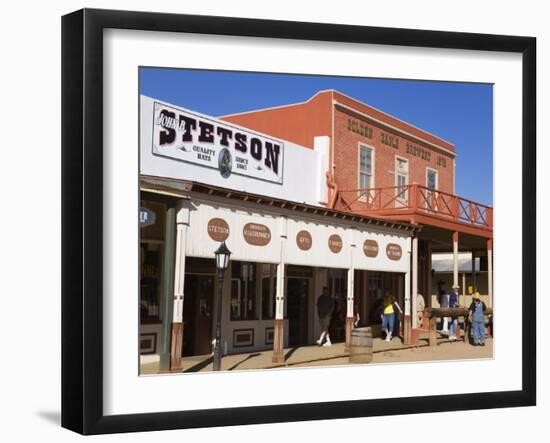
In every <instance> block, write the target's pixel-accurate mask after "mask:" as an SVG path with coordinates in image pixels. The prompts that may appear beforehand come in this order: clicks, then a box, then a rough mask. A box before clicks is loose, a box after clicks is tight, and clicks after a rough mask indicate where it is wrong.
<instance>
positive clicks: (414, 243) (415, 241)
mask: <svg viewBox="0 0 550 443" xmlns="http://www.w3.org/2000/svg"><path fill="white" fill-rule="evenodd" d="M411 253H412V287H411V308H410V312H412V313H414V315H413V316H412V327H413V328H418V315H417V312H416V305H417V300H416V299H417V297H418V237H417V236H416V235H415V236H414V237H413V238H412V251H411ZM424 296H425V297H426V295H424ZM424 301H425V302H426V305H427V306H429V305H428V304H427V299H424Z"/></svg>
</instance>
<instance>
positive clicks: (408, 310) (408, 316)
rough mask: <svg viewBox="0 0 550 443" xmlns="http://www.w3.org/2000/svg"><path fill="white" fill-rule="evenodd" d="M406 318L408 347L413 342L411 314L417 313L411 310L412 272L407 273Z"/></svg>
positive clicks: (405, 328) (404, 333)
mask: <svg viewBox="0 0 550 443" xmlns="http://www.w3.org/2000/svg"><path fill="white" fill-rule="evenodd" d="M410 249H411V254H412V241H411V242H410ZM404 310H405V318H404V319H403V341H404V343H405V344H406V345H410V344H411V341H412V337H411V327H412V319H411V313H413V312H416V309H411V272H410V271H409V272H407V273H405V306H404Z"/></svg>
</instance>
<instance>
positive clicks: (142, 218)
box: [139, 207, 156, 228]
mask: <svg viewBox="0 0 550 443" xmlns="http://www.w3.org/2000/svg"><path fill="white" fill-rule="evenodd" d="M155 220H156V216H155V213H154V212H153V211H151V210H150V209H148V208H144V207H140V208H139V227H140V228H145V227H146V226H151V225H154V224H155Z"/></svg>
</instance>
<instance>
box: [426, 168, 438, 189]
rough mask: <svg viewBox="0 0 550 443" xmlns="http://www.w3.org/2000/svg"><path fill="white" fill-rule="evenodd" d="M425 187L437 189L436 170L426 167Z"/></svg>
mask: <svg viewBox="0 0 550 443" xmlns="http://www.w3.org/2000/svg"><path fill="white" fill-rule="evenodd" d="M426 187H427V188H428V189H431V190H434V191H435V190H436V189H437V171H435V170H434V169H428V173H427V174H426Z"/></svg>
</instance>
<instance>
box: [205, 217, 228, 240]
mask: <svg viewBox="0 0 550 443" xmlns="http://www.w3.org/2000/svg"><path fill="white" fill-rule="evenodd" d="M207 230H208V235H209V237H210V238H211V239H212V240H214V241H224V240H227V237H229V225H228V224H227V222H226V221H225V220H224V219H223V218H212V219H210V221H209V222H208V225H207Z"/></svg>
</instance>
